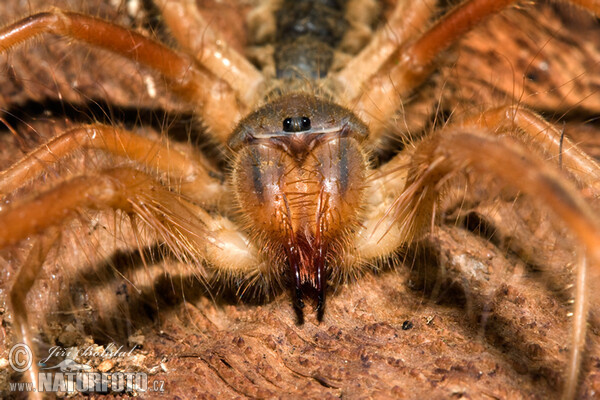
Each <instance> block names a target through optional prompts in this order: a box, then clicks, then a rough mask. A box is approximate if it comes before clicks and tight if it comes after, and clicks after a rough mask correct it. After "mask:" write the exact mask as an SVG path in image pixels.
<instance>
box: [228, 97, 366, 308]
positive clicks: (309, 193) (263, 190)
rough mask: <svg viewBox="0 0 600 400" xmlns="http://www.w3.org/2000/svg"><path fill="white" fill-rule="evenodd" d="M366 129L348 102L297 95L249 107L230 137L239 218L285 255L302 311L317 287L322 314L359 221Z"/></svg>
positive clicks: (270, 245) (318, 304)
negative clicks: (334, 273)
mask: <svg viewBox="0 0 600 400" xmlns="http://www.w3.org/2000/svg"><path fill="white" fill-rule="evenodd" d="M367 134H368V131H367V128H366V126H365V125H364V124H363V123H362V122H361V121H360V120H359V119H358V118H357V117H356V116H354V115H353V114H352V113H351V112H350V111H348V110H346V109H345V108H343V107H341V106H338V105H336V104H333V103H330V102H327V101H325V100H321V99H318V98H315V97H314V96H307V95H304V94H292V95H288V96H283V97H281V98H279V99H277V100H275V101H273V102H270V103H268V104H266V105H265V106H263V107H262V108H260V109H258V110H257V111H256V112H254V113H253V114H250V115H249V116H248V117H246V118H245V119H244V120H242V122H241V123H240V125H239V126H238V128H237V129H236V131H235V132H234V134H233V135H232V137H231V139H230V140H229V145H230V147H231V148H232V150H233V151H234V152H235V158H234V163H233V170H232V175H231V184H232V186H233V190H234V192H235V194H236V200H237V205H238V207H239V210H240V215H241V216H240V218H241V219H242V221H243V222H244V223H245V226H246V229H247V230H248V231H250V233H251V234H252V235H253V236H254V237H257V238H262V239H263V241H264V246H267V247H268V248H270V249H274V250H275V253H277V255H278V256H279V257H278V258H279V259H285V260H286V263H287V265H288V267H289V268H288V270H289V279H290V282H291V288H293V291H294V296H295V299H296V302H295V306H296V309H297V310H299V309H302V307H303V306H304V303H303V297H304V294H305V292H312V293H314V294H315V297H316V299H315V300H316V308H317V314H318V315H319V317H320V316H322V312H323V307H324V301H325V286H326V282H327V278H328V276H329V274H330V273H331V272H332V270H333V269H335V268H340V266H339V265H335V264H336V253H338V252H339V251H340V250H341V249H343V248H344V246H348V244H347V243H348V242H349V241H348V240H347V237H348V235H349V234H350V233H351V232H352V231H353V229H355V228H356V227H357V225H358V223H359V219H360V214H361V210H362V208H363V202H364V199H363V197H364V188H365V179H366V173H367V167H368V162H367V156H366V152H365V151H364V149H363V147H362V142H363V141H364V139H365V138H366V137H367ZM274 262H276V261H274Z"/></svg>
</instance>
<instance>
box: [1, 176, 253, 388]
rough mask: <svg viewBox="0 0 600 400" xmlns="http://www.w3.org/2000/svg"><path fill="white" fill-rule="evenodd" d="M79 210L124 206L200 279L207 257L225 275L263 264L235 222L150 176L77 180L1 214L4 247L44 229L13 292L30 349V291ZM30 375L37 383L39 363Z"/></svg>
mask: <svg viewBox="0 0 600 400" xmlns="http://www.w3.org/2000/svg"><path fill="white" fill-rule="evenodd" d="M80 209H120V210H123V211H125V212H126V213H128V214H130V215H134V216H136V217H138V218H140V219H141V220H142V221H144V222H145V223H146V224H147V225H148V226H150V227H151V228H153V230H154V231H155V232H156V233H157V235H158V237H159V238H160V239H161V240H162V241H164V242H165V243H166V244H167V245H168V246H169V248H170V249H171V251H172V252H173V254H174V255H175V256H176V257H177V258H178V259H179V260H180V261H182V262H184V263H185V264H187V265H191V266H192V267H193V268H194V273H195V274H196V275H197V276H199V277H201V278H203V277H205V276H206V275H205V274H204V270H203V263H202V261H203V260H206V261H208V262H209V264H210V265H215V266H217V267H218V268H217V270H218V271H219V274H221V275H223V276H224V277H225V278H249V279H251V278H252V277H253V276H256V275H258V269H259V268H260V267H261V263H260V260H259V257H258V256H257V250H256V249H254V248H252V246H251V245H250V244H249V241H248V240H247V238H245V237H244V235H243V234H241V233H239V232H238V231H237V229H236V227H235V225H234V224H232V223H231V222H229V221H227V220H226V219H217V218H213V217H211V216H210V215H209V214H208V213H206V212H205V211H204V210H202V209H201V208H198V207H196V206H194V205H192V204H189V203H187V202H185V201H184V200H182V199H180V198H179V197H178V196H177V195H176V194H174V193H172V192H170V191H168V190H165V189H163V188H161V184H160V183H159V182H157V181H155V180H154V179H153V178H152V177H151V176H149V175H147V174H144V173H142V172H140V171H136V170H134V169H130V168H116V169H112V170H106V171H104V172H103V173H101V174H100V175H96V176H80V177H77V178H74V179H72V180H70V181H67V182H65V183H63V184H61V185H59V186H57V187H55V188H54V189H51V190H49V191H47V192H45V193H42V194H40V195H39V196H37V197H36V198H34V199H31V200H27V201H23V202H20V203H17V204H13V205H11V206H10V207H9V208H8V209H5V210H3V211H1V212H0V248H3V247H6V246H9V245H12V244H15V243H18V242H19V241H21V240H23V239H24V238H26V237H29V236H32V235H35V234H38V233H42V235H41V236H40V238H39V240H38V242H37V243H36V244H35V245H34V247H33V249H32V250H31V252H30V254H29V257H28V259H27V261H26V262H25V264H24V265H23V266H22V267H21V269H20V270H19V272H18V274H17V277H16V279H15V281H14V282H13V286H12V289H11V292H10V298H11V302H12V307H13V310H14V313H15V327H16V331H17V333H18V335H19V336H20V338H19V339H20V341H21V342H23V343H25V344H27V345H29V346H30V348H33V347H32V344H33V342H32V338H31V333H30V329H29V325H28V322H27V308H26V305H25V304H26V297H27V293H28V292H29V290H30V289H31V287H32V285H33V283H34V281H35V279H36V278H37V276H38V274H39V272H40V271H41V267H42V265H43V262H44V260H45V258H46V255H47V254H48V251H49V250H50V249H51V248H52V247H53V244H54V243H55V241H56V238H57V237H58V235H59V233H58V232H59V229H60V225H61V224H62V223H63V221H64V220H66V219H68V218H69V217H70V216H72V215H73V214H74V213H76V212H77V211H78V210H80ZM26 378H27V379H28V380H29V381H30V382H31V383H33V384H34V385H35V386H36V387H37V369H36V367H35V366H34V367H33V368H32V369H30V370H29V372H28V374H27V376H26Z"/></svg>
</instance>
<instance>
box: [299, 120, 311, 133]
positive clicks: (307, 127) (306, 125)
mask: <svg viewBox="0 0 600 400" xmlns="http://www.w3.org/2000/svg"><path fill="white" fill-rule="evenodd" d="M301 125H302V130H303V131H308V130H310V118H308V117H302V122H301Z"/></svg>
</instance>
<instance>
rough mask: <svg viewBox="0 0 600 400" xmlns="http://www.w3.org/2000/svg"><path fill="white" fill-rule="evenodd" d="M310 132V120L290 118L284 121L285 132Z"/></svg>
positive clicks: (306, 118)
mask: <svg viewBox="0 0 600 400" xmlns="http://www.w3.org/2000/svg"><path fill="white" fill-rule="evenodd" d="M308 130H310V118H308V117H290V118H286V119H284V120H283V131H284V132H304V131H308Z"/></svg>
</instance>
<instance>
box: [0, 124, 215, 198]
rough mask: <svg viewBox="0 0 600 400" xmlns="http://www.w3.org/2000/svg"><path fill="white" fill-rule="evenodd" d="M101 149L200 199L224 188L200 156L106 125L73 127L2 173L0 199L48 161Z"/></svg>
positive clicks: (40, 172)
mask: <svg viewBox="0 0 600 400" xmlns="http://www.w3.org/2000/svg"><path fill="white" fill-rule="evenodd" d="M82 148H83V149H98V150H103V151H106V152H107V153H110V154H113V155H115V156H120V157H124V158H127V159H128V160H133V161H136V162H137V163H139V164H140V165H143V166H145V167H146V168H148V169H150V170H154V171H156V172H158V173H160V174H166V175H167V177H168V179H169V180H170V181H172V182H173V183H175V184H177V185H179V186H180V190H182V191H183V193H185V194H188V195H190V196H191V197H192V198H193V199H194V200H196V201H200V202H208V203H214V202H215V201H217V200H218V199H219V197H220V196H221V195H222V191H223V187H222V185H221V183H220V182H219V180H218V179H216V178H214V177H213V176H217V174H216V173H215V172H214V171H211V170H210V168H209V167H208V163H206V162H204V161H203V160H202V159H201V158H200V157H199V156H197V158H195V159H192V158H191V157H189V156H187V155H185V154H183V153H180V152H178V151H176V150H174V149H171V148H169V147H167V146H165V145H163V144H161V143H158V142H155V141H153V140H150V139H147V138H144V137H141V136H139V135H136V134H133V133H131V132H127V131H124V130H121V129H118V128H114V127H111V126H106V125H89V126H82V127H78V128H74V129H71V130H69V131H67V132H65V133H63V134H61V135H59V136H57V137H55V138H54V139H52V140H50V141H49V142H48V143H46V144H44V145H42V146H41V147H39V148H38V149H36V150H34V151H33V152H31V153H29V154H28V155H27V156H26V157H24V158H23V159H21V160H20V161H18V162H17V163H16V164H14V165H12V166H11V167H10V168H8V169H7V170H5V171H2V172H0V198H1V197H2V196H3V195H6V194H8V193H10V192H11V191H13V190H15V189H17V188H19V187H20V186H22V185H23V184H25V183H26V182H27V181H28V180H31V179H33V178H35V177H37V176H40V175H41V174H42V173H43V172H44V171H45V169H46V167H47V165H48V164H52V163H56V162H57V161H59V160H61V159H64V158H66V157H69V156H71V155H72V154H73V153H74V152H76V151H78V150H79V149H82Z"/></svg>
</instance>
